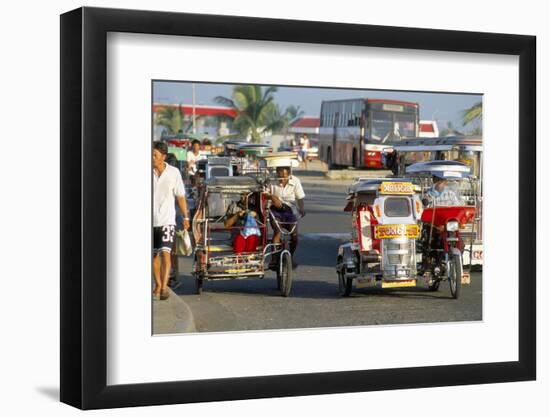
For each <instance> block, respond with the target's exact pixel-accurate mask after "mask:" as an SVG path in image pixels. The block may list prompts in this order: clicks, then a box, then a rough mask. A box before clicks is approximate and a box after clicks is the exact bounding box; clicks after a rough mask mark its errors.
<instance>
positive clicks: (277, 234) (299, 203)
mask: <svg viewBox="0 0 550 417" xmlns="http://www.w3.org/2000/svg"><path fill="white" fill-rule="evenodd" d="M277 178H278V180H277V182H276V183H275V184H271V185H270V187H269V191H268V193H267V198H269V199H270V200H271V212H272V213H273V216H274V217H275V218H276V219H277V221H278V222H279V223H283V224H281V227H284V228H285V229H291V228H292V223H297V222H298V219H297V217H296V212H298V213H299V214H300V216H302V217H303V216H305V215H306V211H305V208H304V198H305V197H306V195H305V193H304V189H303V188H302V183H301V182H300V180H299V179H298V178H297V177H295V176H293V175H290V167H278V168H277ZM271 228H272V229H273V240H272V242H273V243H279V242H280V241H281V231H280V230H279V228H278V227H277V225H276V224H275V223H274V222H272V224H271ZM297 246H298V226H297V225H296V227H295V228H294V231H293V232H292V235H291V241H290V253H291V254H294V252H295V251H296V247H297ZM276 262H277V259H276V258H274V259H273V260H272V263H273V265H271V266H275V263H276ZM292 262H293V267H296V263H295V262H294V258H293V261H292Z"/></svg>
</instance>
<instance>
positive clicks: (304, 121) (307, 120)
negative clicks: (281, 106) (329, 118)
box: [290, 116, 320, 128]
mask: <svg viewBox="0 0 550 417" xmlns="http://www.w3.org/2000/svg"><path fill="white" fill-rule="evenodd" d="M319 125H320V119H319V118H318V117H314V116H303V117H299V118H297V119H295V120H294V121H293V122H292V123H291V124H290V126H292V127H295V128H303V127H305V128H318V127H319Z"/></svg>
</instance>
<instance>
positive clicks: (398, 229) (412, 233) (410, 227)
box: [374, 224, 420, 239]
mask: <svg viewBox="0 0 550 417" xmlns="http://www.w3.org/2000/svg"><path fill="white" fill-rule="evenodd" d="M374 235H375V237H376V239H394V238H397V237H408V238H411V239H416V238H417V237H418V236H419V235H420V228H419V227H418V225H417V224H379V225H377V226H376V227H375V228H374Z"/></svg>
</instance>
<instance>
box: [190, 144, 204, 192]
mask: <svg viewBox="0 0 550 417" xmlns="http://www.w3.org/2000/svg"><path fill="white" fill-rule="evenodd" d="M200 149H201V143H200V141H199V140H198V139H195V140H193V142H191V150H190V151H189V152H187V173H188V174H189V176H190V177H191V179H192V181H193V184H194V183H195V174H196V173H197V162H198V161H199V160H201V159H205V156H204V155H202V154H201V151H200Z"/></svg>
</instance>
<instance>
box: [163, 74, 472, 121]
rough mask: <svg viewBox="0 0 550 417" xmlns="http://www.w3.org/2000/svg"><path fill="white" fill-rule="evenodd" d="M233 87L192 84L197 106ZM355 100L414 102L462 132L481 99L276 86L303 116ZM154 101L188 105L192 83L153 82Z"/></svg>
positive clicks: (424, 115)
mask: <svg viewBox="0 0 550 417" xmlns="http://www.w3.org/2000/svg"><path fill="white" fill-rule="evenodd" d="M233 86H234V84H219V83H195V91H196V104H203V105H217V103H216V102H215V100H214V98H215V97H216V96H225V97H231V92H232V89H233ZM357 97H364V98H387V99H394V100H403V101H413V102H417V103H418V104H419V105H420V119H421V120H436V121H437V123H438V126H439V129H440V130H441V129H443V128H445V127H446V126H447V123H448V122H449V121H450V122H451V123H452V124H453V127H454V128H456V129H457V130H462V129H463V126H462V121H461V112H462V111H463V110H465V109H467V108H469V107H471V106H472V105H474V104H475V103H477V102H479V101H481V100H482V95H481V94H465V93H427V92H412V91H395V90H372V89H353V90H350V89H339V88H315V87H286V86H278V91H277V92H276V93H275V101H276V102H277V104H279V106H280V107H281V108H282V109H285V108H286V107H288V106H290V105H294V106H300V108H301V110H303V111H304V114H305V115H308V116H316V117H319V112H320V109H321V102H322V101H323V100H333V99H347V98H357ZM153 101H154V102H155V103H165V104H191V103H192V102H193V98H192V83H191V82H173V81H155V82H153Z"/></svg>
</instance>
